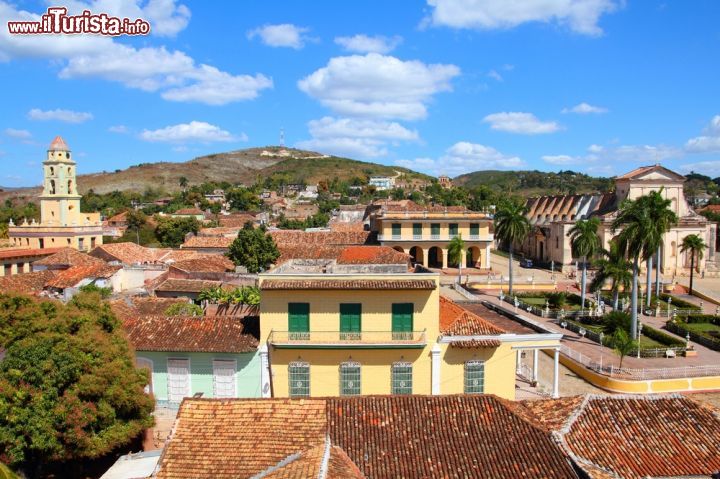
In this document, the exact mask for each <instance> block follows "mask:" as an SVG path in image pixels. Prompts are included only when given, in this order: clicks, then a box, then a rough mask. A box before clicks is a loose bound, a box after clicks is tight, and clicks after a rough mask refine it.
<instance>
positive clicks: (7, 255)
mask: <svg viewBox="0 0 720 479" xmlns="http://www.w3.org/2000/svg"><path fill="white" fill-rule="evenodd" d="M62 249H63V248H42V249H40V248H36V249H16V248H5V249H0V259H13V258H33V257H39V256H50V255H52V254H53V253H57V252H58V251H61V250H62ZM37 261H41V260H37ZM37 261H34V262H33V264H35V263H37Z"/></svg>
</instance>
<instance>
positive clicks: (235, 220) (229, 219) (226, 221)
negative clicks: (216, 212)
mask: <svg viewBox="0 0 720 479" xmlns="http://www.w3.org/2000/svg"><path fill="white" fill-rule="evenodd" d="M218 221H219V222H220V226H224V227H233V228H242V227H243V226H245V223H247V222H248V221H249V222H251V223H255V222H256V221H257V218H255V216H254V215H252V214H250V213H240V214H234V215H228V216H220V217H219V218H218Z"/></svg>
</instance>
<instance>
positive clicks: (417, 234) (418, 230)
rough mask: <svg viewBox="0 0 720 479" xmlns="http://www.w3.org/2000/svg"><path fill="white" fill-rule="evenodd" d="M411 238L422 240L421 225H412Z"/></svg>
mask: <svg viewBox="0 0 720 479" xmlns="http://www.w3.org/2000/svg"><path fill="white" fill-rule="evenodd" d="M413 237H415V238H422V223H413Z"/></svg>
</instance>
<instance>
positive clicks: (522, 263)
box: [520, 258, 533, 268]
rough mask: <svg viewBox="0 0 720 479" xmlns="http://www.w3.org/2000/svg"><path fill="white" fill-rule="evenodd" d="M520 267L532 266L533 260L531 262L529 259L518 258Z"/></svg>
mask: <svg viewBox="0 0 720 479" xmlns="http://www.w3.org/2000/svg"><path fill="white" fill-rule="evenodd" d="M520 267H521V268H532V267H533V262H532V260H531V259H528V258H523V259H521V260H520Z"/></svg>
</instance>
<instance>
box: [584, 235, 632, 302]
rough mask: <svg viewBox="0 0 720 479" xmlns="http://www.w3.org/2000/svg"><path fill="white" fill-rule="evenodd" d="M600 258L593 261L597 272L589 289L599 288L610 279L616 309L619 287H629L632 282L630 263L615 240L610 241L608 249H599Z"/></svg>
mask: <svg viewBox="0 0 720 479" xmlns="http://www.w3.org/2000/svg"><path fill="white" fill-rule="evenodd" d="M601 254H602V256H603V257H602V258H600V259H598V260H597V261H596V262H595V267H596V268H597V272H596V273H595V278H593V280H592V283H590V291H598V290H600V289H601V288H602V287H603V285H604V284H605V282H606V281H607V280H610V281H611V282H612V283H611V286H610V291H612V293H613V309H615V310H617V308H618V300H619V296H620V288H621V287H622V289H623V291H628V290H629V289H630V284H631V282H632V272H631V269H632V263H631V262H630V261H628V260H627V259H625V255H624V254H623V253H622V251H620V248H619V247H618V244H617V242H616V241H611V242H610V249H609V250H602V251H601Z"/></svg>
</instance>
